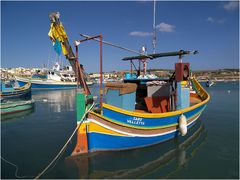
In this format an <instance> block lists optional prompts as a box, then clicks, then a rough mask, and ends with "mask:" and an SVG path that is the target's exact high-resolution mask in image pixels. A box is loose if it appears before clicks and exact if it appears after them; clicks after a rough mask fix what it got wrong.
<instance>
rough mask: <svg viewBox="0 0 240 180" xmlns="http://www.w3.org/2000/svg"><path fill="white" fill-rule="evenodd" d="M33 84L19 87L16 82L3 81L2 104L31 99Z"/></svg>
mask: <svg viewBox="0 0 240 180" xmlns="http://www.w3.org/2000/svg"><path fill="white" fill-rule="evenodd" d="M31 96H32V94H31V83H30V82H28V83H26V84H24V85H22V86H21V85H19V84H18V83H17V82H16V81H1V102H2V101H6V100H19V99H21V100H29V99H31Z"/></svg>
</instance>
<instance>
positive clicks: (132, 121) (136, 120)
mask: <svg viewBox="0 0 240 180" xmlns="http://www.w3.org/2000/svg"><path fill="white" fill-rule="evenodd" d="M127 123H129V124H136V125H142V126H144V124H145V123H144V122H143V121H142V118H138V117H133V119H128V120H127Z"/></svg>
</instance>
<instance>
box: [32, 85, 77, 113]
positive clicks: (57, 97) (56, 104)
mask: <svg viewBox="0 0 240 180" xmlns="http://www.w3.org/2000/svg"><path fill="white" fill-rule="evenodd" d="M75 94H76V90H75V89H71V90H54V91H53V90H49V91H34V92H33V97H34V99H35V101H37V102H39V103H45V104H46V105H48V106H49V108H50V110H51V112H56V113H60V112H63V111H75Z"/></svg>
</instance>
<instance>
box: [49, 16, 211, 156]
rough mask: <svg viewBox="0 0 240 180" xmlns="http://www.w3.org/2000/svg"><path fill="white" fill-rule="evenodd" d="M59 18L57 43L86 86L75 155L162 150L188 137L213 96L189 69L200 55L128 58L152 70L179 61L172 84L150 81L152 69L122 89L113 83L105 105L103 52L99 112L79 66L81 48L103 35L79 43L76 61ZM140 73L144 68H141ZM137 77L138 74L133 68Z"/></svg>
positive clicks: (55, 19) (53, 33)
mask: <svg viewBox="0 0 240 180" xmlns="http://www.w3.org/2000/svg"><path fill="white" fill-rule="evenodd" d="M59 17H60V14H59V13H52V14H50V21H51V28H50V31H49V36H50V38H51V40H52V41H56V40H58V41H59V42H61V45H62V49H64V50H65V51H64V52H63V53H64V55H65V56H66V58H67V59H69V62H70V63H72V67H76V68H75V71H76V72H78V73H75V74H77V75H78V79H79V81H80V82H81V84H83V90H84V92H82V91H77V96H76V101H77V103H76V104H77V127H76V128H77V129H78V131H77V144H76V146H75V148H74V150H73V152H72V155H76V154H84V153H92V152H98V151H119V150H126V149H135V148H142V147H146V146H151V145H154V144H158V143H161V142H164V141H167V140H169V139H172V138H175V137H177V136H179V135H182V136H185V135H186V134H187V132H188V129H189V128H190V127H192V126H193V125H194V124H195V123H196V121H197V119H198V118H199V117H200V115H201V113H202V112H203V110H204V109H205V107H206V105H207V102H208V101H209V99H210V96H209V94H208V93H207V92H206V91H205V90H204V89H203V87H202V86H201V85H200V84H199V83H198V81H197V80H196V79H195V78H194V76H193V75H192V74H191V73H190V64H189V63H183V62H182V58H183V56H184V55H190V54H196V53H197V51H193V52H191V51H183V50H180V51H176V52H165V53H154V54H141V55H140V56H133V57H126V58H123V60H124V61H130V63H131V64H133V61H134V60H137V61H139V67H140V64H141V63H142V64H143V67H146V62H147V61H148V60H149V59H151V60H153V59H156V58H160V57H167V56H178V57H179V62H178V63H175V72H174V73H173V74H172V76H171V77H170V78H169V79H155V78H154V79H152V78H151V79H145V77H148V76H146V72H147V71H146V68H145V69H144V70H143V72H142V74H141V72H140V71H138V75H137V77H136V78H134V79H127V80H125V81H124V82H122V83H115V84H114V83H110V84H109V83H107V84H106V86H105V87H106V88H105V91H104V92H105V97H106V102H105V103H103V89H102V74H103V72H102V52H101V53H100V109H96V108H93V107H94V103H93V97H92V95H91V93H90V91H89V89H88V87H87V86H86V82H85V80H84V78H83V76H81V75H82V74H83V69H82V68H81V67H80V65H79V62H78V49H77V46H78V45H79V44H80V42H84V41H88V40H92V39H93V40H96V39H97V40H98V41H100V50H102V43H103V41H102V35H98V36H93V37H90V36H88V37H86V36H84V37H85V39H83V40H78V41H77V43H76V55H74V53H73V51H72V48H71V46H70V45H69V42H68V38H67V35H66V32H65V31H64V28H63V25H62V23H61V22H60V20H59ZM139 69H140V68H139ZM131 73H132V68H131Z"/></svg>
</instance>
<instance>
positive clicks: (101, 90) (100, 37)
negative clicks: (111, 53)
mask: <svg viewBox="0 0 240 180" xmlns="http://www.w3.org/2000/svg"><path fill="white" fill-rule="evenodd" d="M99 39H100V109H101V111H102V103H103V87H102V80H103V75H102V73H103V72H102V43H103V41H102V34H100V36H99Z"/></svg>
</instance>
